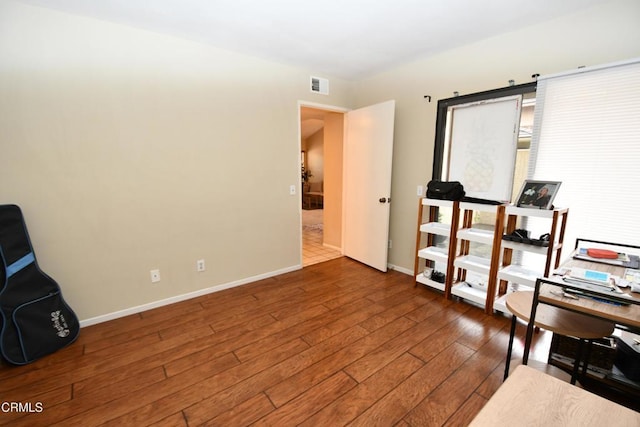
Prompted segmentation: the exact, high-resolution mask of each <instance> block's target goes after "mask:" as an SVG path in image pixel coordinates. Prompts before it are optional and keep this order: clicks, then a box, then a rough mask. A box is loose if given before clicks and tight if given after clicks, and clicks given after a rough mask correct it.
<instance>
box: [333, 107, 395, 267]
mask: <svg viewBox="0 0 640 427" xmlns="http://www.w3.org/2000/svg"><path fill="white" fill-rule="evenodd" d="M394 116H395V101H387V102H383V103H380V104H376V105H372V106H369V107H365V108H361V109H359V110H354V111H350V112H348V113H347V114H346V128H345V141H344V178H343V186H344V187H343V188H344V198H343V206H344V221H343V253H344V255H346V256H348V257H349V258H353V259H355V260H357V261H360V262H362V263H364V264H367V265H369V266H371V267H374V268H376V269H378V270H381V271H387V255H388V247H389V246H388V241H389V212H390V209H391V207H390V203H391V163H392V157H393V124H394Z"/></svg>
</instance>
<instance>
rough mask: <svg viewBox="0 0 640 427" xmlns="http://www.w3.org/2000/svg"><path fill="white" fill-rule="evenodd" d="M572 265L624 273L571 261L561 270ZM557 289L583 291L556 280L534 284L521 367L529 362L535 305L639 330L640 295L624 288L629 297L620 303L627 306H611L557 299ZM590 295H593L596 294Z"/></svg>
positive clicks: (618, 271)
mask: <svg viewBox="0 0 640 427" xmlns="http://www.w3.org/2000/svg"><path fill="white" fill-rule="evenodd" d="M572 266H574V267H580V268H585V269H590V270H598V271H605V272H608V273H610V274H613V275H616V276H622V275H623V274H624V270H625V269H624V267H618V266H612V265H607V264H600V263H595V262H587V261H581V260H575V259H571V260H570V261H568V262H567V263H565V264H563V267H569V268H570V267H572ZM559 287H560V288H568V289H571V288H574V289H579V290H580V291H582V292H587V291H584V290H582V289H580V288H576V287H573V286H572V285H571V284H570V283H566V282H564V281H562V279H561V278H558V277H549V278H540V279H538V280H537V281H536V287H535V290H534V296H533V303H532V305H531V315H530V316H529V324H528V325H527V335H526V339H525V344H524V353H523V357H522V362H523V363H524V364H525V365H526V364H527V361H528V359H529V350H530V349H531V341H532V339H533V330H534V324H535V317H536V310H537V308H538V304H539V303H543V304H549V305H552V306H555V307H560V308H563V309H566V310H570V311H574V312H576V313H582V314H586V315H588V316H592V317H596V318H599V319H605V320H610V321H613V322H614V323H616V324H618V325H623V326H626V327H629V328H632V329H634V330H640V294H637V293H636V294H634V293H632V292H630V290H629V289H626V290H625V294H627V295H630V296H631V297H632V298H631V299H623V301H627V302H629V303H630V304H629V305H614V304H608V303H605V302H600V301H595V300H593V299H589V298H579V299H577V300H575V299H572V298H567V297H562V296H558V295H556V294H554V293H552V292H556V291H557V290H558V289H559ZM594 295H595V296H597V294H594ZM611 296H612V297H615V293H612V294H611Z"/></svg>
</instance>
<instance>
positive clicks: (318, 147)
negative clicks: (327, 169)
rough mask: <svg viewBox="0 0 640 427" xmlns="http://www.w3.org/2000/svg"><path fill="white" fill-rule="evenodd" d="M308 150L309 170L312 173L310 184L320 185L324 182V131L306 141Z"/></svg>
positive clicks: (321, 130)
mask: <svg viewBox="0 0 640 427" xmlns="http://www.w3.org/2000/svg"><path fill="white" fill-rule="evenodd" d="M305 147H306V150H307V165H306V167H307V170H308V171H309V172H311V175H312V176H311V178H309V182H315V183H320V182H322V181H324V130H323V129H320V130H319V131H318V132H316V133H314V134H313V135H311V136H310V137H309V138H307V140H306V141H305Z"/></svg>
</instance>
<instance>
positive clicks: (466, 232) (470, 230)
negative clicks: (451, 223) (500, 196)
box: [451, 202, 505, 313]
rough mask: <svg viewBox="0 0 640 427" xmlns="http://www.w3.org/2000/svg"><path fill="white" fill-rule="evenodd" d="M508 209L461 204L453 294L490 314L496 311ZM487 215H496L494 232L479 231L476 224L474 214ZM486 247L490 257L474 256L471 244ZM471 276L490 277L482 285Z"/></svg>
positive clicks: (483, 229) (482, 229) (480, 229)
mask: <svg viewBox="0 0 640 427" xmlns="http://www.w3.org/2000/svg"><path fill="white" fill-rule="evenodd" d="M504 211H505V206H504V205H485V204H479V203H466V202H465V203H460V213H461V214H462V215H463V218H462V225H461V228H460V229H459V230H458V231H457V233H456V238H457V239H458V241H459V242H460V253H459V254H458V256H457V257H456V258H455V260H454V262H453V264H454V266H455V267H456V268H458V275H457V279H456V282H455V283H452V286H451V294H452V295H455V296H458V297H460V298H463V299H466V300H469V301H472V302H474V303H476V304H479V305H482V306H484V308H485V311H486V312H487V313H491V312H492V311H493V301H494V299H495V295H496V291H497V287H496V283H497V277H496V274H497V271H498V268H499V264H500V240H501V239H502V233H503V229H504ZM479 212H486V213H490V214H493V215H495V220H494V223H493V229H492V230H487V229H485V228H479V227H478V224H475V223H474V214H477V213H479ZM472 242H473V243H477V244H480V245H484V246H486V249H487V250H486V251H485V252H486V253H487V256H479V255H474V254H470V246H471V243H472ZM468 273H476V274H478V275H479V276H481V277H486V280H485V281H481V282H480V283H478V281H476V280H473V281H472V280H469V279H468V277H467V274H468Z"/></svg>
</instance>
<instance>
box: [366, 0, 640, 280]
mask: <svg viewBox="0 0 640 427" xmlns="http://www.w3.org/2000/svg"><path fill="white" fill-rule="evenodd" d="M639 22H640V2H638V1H637V0H620V1H616V0H612V1H609V2H606V3H604V4H602V5H597V6H594V7H592V8H590V9H588V10H585V11H583V12H580V13H576V14H573V15H569V16H566V17H564V18H562V19H557V20H553V21H549V22H546V23H543V24H540V25H534V26H529V27H527V26H526V23H523V28H522V29H520V30H518V31H513V32H510V33H507V34H503V35H501V36H497V37H493V38H490V39H486V40H482V41H478V42H477V43H474V44H471V45H468V46H464V47H462V48H458V49H453V50H449V51H446V52H443V53H441V54H439V55H436V56H433V57H431V58H428V59H424V60H421V61H415V62H412V63H409V64H406V65H404V66H402V67H398V68H396V69H393V70H390V71H388V72H385V73H381V74H379V75H376V76H374V77H371V78H368V79H364V80H361V81H358V82H356V83H355V84H354V90H355V96H356V99H355V107H360V106H365V105H370V104H374V103H376V102H381V101H384V100H388V99H395V100H396V124H395V141H394V159H393V178H392V180H393V182H392V200H393V203H392V204H391V229H390V239H392V241H393V247H392V249H390V252H389V263H390V264H392V265H394V266H396V267H397V268H398V269H400V270H402V271H405V272H412V271H413V262H414V250H415V235H416V230H415V224H416V216H417V208H418V201H417V199H418V196H417V195H416V187H417V186H418V185H426V183H427V182H428V181H429V179H430V178H431V173H432V164H433V147H434V137H435V121H436V108H437V100H438V99H444V98H450V97H452V96H453V92H454V91H458V92H459V93H460V94H461V95H464V94H468V93H474V92H479V91H484V90H489V89H495V88H499V87H504V86H507V85H508V81H509V80H510V79H514V80H515V81H516V83H517V84H520V83H527V82H530V81H531V75H532V74H534V73H539V74H550V73H556V72H561V71H565V70H570V69H575V68H577V67H578V66H581V65H596V64H603V63H608V62H613V61H619V60H624V59H629V58H633V57H638V56H640V43H639V42H638V40H640V25H638V23H639ZM424 95H430V96H431V97H432V101H431V102H430V103H429V102H428V101H427V100H425V99H424V98H423V96H424ZM639 179H640V177H639Z"/></svg>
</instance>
